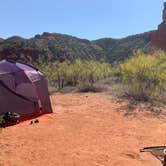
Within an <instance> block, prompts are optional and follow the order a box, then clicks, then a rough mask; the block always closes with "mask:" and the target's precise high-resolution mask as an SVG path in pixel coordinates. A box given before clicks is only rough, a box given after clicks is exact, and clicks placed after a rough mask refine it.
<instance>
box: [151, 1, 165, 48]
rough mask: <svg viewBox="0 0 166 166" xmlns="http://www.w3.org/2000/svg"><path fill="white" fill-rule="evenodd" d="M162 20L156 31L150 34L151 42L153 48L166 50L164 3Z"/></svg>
mask: <svg viewBox="0 0 166 166" xmlns="http://www.w3.org/2000/svg"><path fill="white" fill-rule="evenodd" d="M162 19H163V22H162V23H161V24H160V25H159V26H158V30H156V31H155V32H154V33H153V34H152V38H151V42H152V45H153V46H155V47H157V48H159V49H163V50H166V2H164V9H163V15H162Z"/></svg>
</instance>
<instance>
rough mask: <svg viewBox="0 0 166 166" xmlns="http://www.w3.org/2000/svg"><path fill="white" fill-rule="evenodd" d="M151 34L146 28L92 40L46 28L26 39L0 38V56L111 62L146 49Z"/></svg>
mask: <svg viewBox="0 0 166 166" xmlns="http://www.w3.org/2000/svg"><path fill="white" fill-rule="evenodd" d="M151 34H152V32H146V33H143V34H138V35H133V36H129V37H126V38H123V39H112V38H104V39H99V40H95V41H89V40H86V39H79V38H77V37H73V36H69V35H64V34H58V33H47V32H44V33H43V34H42V35H36V36H35V37H33V38H30V39H24V38H22V37H19V36H13V37H10V38H8V39H2V38H0V59H4V58H10V59H15V60H18V59H19V60H23V61H24V62H29V63H31V62H32V61H37V60H39V59H41V60H49V61H54V60H60V61H64V60H74V59H76V58H81V59H95V60H101V61H107V62H115V61H121V60H124V59H126V58H127V57H129V56H131V55H132V51H133V50H134V49H138V48H141V49H145V50H149V49H150V48H151V45H150V38H151Z"/></svg>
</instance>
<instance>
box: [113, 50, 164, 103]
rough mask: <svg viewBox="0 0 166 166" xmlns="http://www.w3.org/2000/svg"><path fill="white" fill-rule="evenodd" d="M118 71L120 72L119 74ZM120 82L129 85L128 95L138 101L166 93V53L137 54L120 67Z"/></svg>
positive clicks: (138, 52) (139, 52)
mask: <svg viewBox="0 0 166 166" xmlns="http://www.w3.org/2000/svg"><path fill="white" fill-rule="evenodd" d="M117 71H118V72H117ZM117 73H118V74H119V75H118V76H119V77H120V79H119V80H121V81H122V83H124V84H125V85H128V90H127V92H126V93H127V94H128V95H129V96H132V97H134V98H135V99H137V100H149V99H152V98H156V97H158V96H160V94H161V92H165V91H166V53H165V52H162V51H156V52H154V53H153V54H151V55H147V54H144V53H142V52H141V51H137V52H136V57H133V58H131V59H129V60H127V61H126V62H124V63H123V64H121V65H120V66H119V67H118V70H116V74H117Z"/></svg>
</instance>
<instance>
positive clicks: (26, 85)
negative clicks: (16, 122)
mask: <svg viewBox="0 0 166 166" xmlns="http://www.w3.org/2000/svg"><path fill="white" fill-rule="evenodd" d="M0 103H1V104H0V114H4V113H6V112H16V113H19V114H20V116H21V117H22V118H23V119H28V118H30V117H31V116H33V115H40V114H45V113H52V112H53V111H52V107H51V102H50V98H49V94H48V87H47V82H46V79H45V76H44V75H43V74H42V73H41V72H40V71H38V70H37V69H36V68H35V67H34V68H33V67H32V66H29V65H27V64H23V63H20V62H14V61H8V60H3V61H0Z"/></svg>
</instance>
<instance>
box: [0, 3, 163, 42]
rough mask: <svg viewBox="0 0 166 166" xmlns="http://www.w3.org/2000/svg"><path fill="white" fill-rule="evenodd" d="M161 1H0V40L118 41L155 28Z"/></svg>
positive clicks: (161, 4)
mask: <svg viewBox="0 0 166 166" xmlns="http://www.w3.org/2000/svg"><path fill="white" fill-rule="evenodd" d="M163 2H164V0H1V4H0V22H1V24H0V37H2V38H7V37H10V36H13V35H19V36H22V37H25V38H30V37H33V36H34V35H35V34H41V33H42V32H56V33H64V34H70V35H73V36H77V37H80V38H86V39H90V40H93V39H98V38H103V37H112V38H122V37H126V36H128V35H132V34H137V33H142V32H146V31H149V30H154V29H156V28H157V26H158V24H160V23H161V21H162V9H163Z"/></svg>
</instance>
